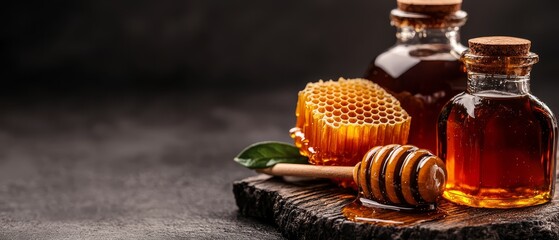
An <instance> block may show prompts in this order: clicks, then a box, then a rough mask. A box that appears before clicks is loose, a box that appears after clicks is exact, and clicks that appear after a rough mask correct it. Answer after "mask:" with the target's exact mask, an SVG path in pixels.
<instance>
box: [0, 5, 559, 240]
mask: <svg viewBox="0 0 559 240" xmlns="http://www.w3.org/2000/svg"><path fill="white" fill-rule="evenodd" d="M553 3H554V2H553V1H551V0H543V1H531V2H525V1H508V0H492V1H471V0H470V1H466V2H465V3H464V7H463V9H464V10H466V11H467V12H468V13H469V15H470V20H469V21H468V23H467V24H466V26H464V27H463V29H462V39H463V41H462V42H463V43H465V42H466V41H465V40H466V39H468V38H471V37H477V36H483V35H513V36H519V37H524V38H528V39H531V40H532V41H533V51H534V52H536V53H538V54H539V55H540V57H541V62H540V63H538V64H537V65H536V66H535V68H534V71H533V80H532V90H533V92H534V94H535V95H536V96H538V97H540V98H541V99H542V100H543V101H544V102H546V103H547V104H548V105H549V106H550V107H551V108H552V110H553V111H554V112H559V101H558V99H557V96H556V95H557V92H559V82H558V79H557V77H556V66H559V47H558V45H557V43H558V42H559V41H558V40H559V35H557V32H559V31H558V30H559V29H558V28H559V26H558V25H557V24H556V22H557V21H556V17H557V16H556V9H557V8H556V7H555V6H554V4H553ZM555 5H556V4H555ZM394 6H395V3H394V1H387V0H385V1H371V0H367V1H365V0H361V1H332V0H308V1H254V0H250V1H248V0H247V1H211V0H210V1H192V0H187V1H178V0H169V1H91V0H88V1H56V0H54V1H44V2H39V1H35V2H33V1H18V2H10V3H6V4H5V5H3V7H2V10H0V11H1V12H2V14H1V16H2V17H1V19H2V21H1V22H0V25H1V26H2V28H1V29H0V47H1V49H0V53H1V55H0V59H1V63H2V67H1V71H0V84H1V86H0V146H1V148H0V149H2V150H1V151H0V238H3V239H4V238H14V239H29V238H35V239H51V238H55V239H76V238H81V239H88V238H90V239H98V238H123V239H142V238H145V239H173V238H195V239H204V238H208V239H216V238H219V239H228V238H229V239H239V238H242V239H246V238H254V239H276V238H280V237H281V236H279V234H278V233H277V232H276V231H275V230H274V228H273V227H271V226H268V225H264V224H261V223H258V222H255V221H254V220H251V219H247V218H243V217H240V216H238V215H237V207H236V206H235V204H234V200H233V194H232V192H231V184H232V181H234V180H238V179H241V178H243V177H246V176H250V175H253V173H252V172H250V171H248V170H245V169H243V168H241V167H239V166H236V165H235V164H234V163H233V162H232V158H233V157H234V156H235V155H236V154H237V153H238V152H239V151H240V150H241V149H242V148H243V147H245V146H247V145H249V144H251V143H254V142H256V141H263V140H280V141H290V139H289V136H288V135H287V131H288V129H289V128H290V127H291V126H293V124H294V121H295V116H294V114H293V113H294V109H295V102H296V92H297V90H299V89H302V88H303V87H304V85H305V83H307V82H309V81H316V80H317V79H321V78H324V79H329V78H338V77H340V76H345V77H359V76H361V74H362V73H363V71H364V70H365V68H366V65H367V64H368V63H369V61H371V60H372V59H373V58H374V57H375V56H376V55H378V54H379V53H381V52H382V51H383V50H385V49H386V48H388V47H390V46H391V45H392V44H393V43H394V40H395V38H394V33H395V30H394V28H392V27H391V26H390V25H389V21H388V13H389V11H390V9H392V8H393V7H394Z"/></svg>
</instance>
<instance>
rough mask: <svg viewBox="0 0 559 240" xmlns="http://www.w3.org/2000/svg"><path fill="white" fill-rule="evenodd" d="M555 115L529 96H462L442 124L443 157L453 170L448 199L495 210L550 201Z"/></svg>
mask: <svg viewBox="0 0 559 240" xmlns="http://www.w3.org/2000/svg"><path fill="white" fill-rule="evenodd" d="M550 115H551V113H550V112H549V110H548V109H547V107H545V106H544V105H543V104H542V103H541V102H540V101H539V100H537V99H536V98H534V97H532V96H529V95H522V96H505V95H499V94H496V93H480V94H476V95H471V94H467V93H463V94H460V95H457V96H456V97H455V98H454V99H453V100H451V102H449V104H448V105H447V106H445V108H444V109H443V111H442V112H441V119H440V122H439V124H440V126H439V129H440V130H441V131H439V133H438V134H439V149H438V155H439V157H441V158H442V159H446V167H447V171H448V176H447V177H448V179H447V185H446V191H445V193H444V197H445V198H447V199H449V200H450V201H453V202H455V203H460V204H465V205H469V206H475V207H490V208H509V207H521V206H530V205H536V204H541V203H545V202H548V201H550V200H551V198H552V196H553V192H554V189H553V184H552V182H553V181H555V165H554V164H555V162H554V161H553V159H554V157H555V156H554V146H553V140H554V138H555V137H556V135H557V125H556V123H554V122H553V120H551V119H552V117H550ZM445 139H446V142H445V141H443V140H445Z"/></svg>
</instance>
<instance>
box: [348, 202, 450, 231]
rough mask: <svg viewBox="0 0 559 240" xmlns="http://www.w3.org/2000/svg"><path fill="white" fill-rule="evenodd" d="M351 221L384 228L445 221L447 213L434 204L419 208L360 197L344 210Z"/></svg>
mask: <svg viewBox="0 0 559 240" xmlns="http://www.w3.org/2000/svg"><path fill="white" fill-rule="evenodd" d="M342 213H343V215H344V216H345V217H346V218H347V219H348V220H350V221H354V222H366V223H372V224H377V225H384V226H392V225H398V226H404V225H412V224H418V223H423V222H429V221H434V220H439V219H443V218H445V217H446V212H444V211H443V210H441V209H439V208H437V207H436V206H435V205H434V204H430V205H425V206H421V207H418V208H410V207H399V206H390V205H384V204H380V203H378V202H375V201H372V200H369V199H367V198H363V197H358V198H357V199H356V200H355V201H353V202H352V203H350V204H348V205H347V206H345V207H344V208H343V209H342Z"/></svg>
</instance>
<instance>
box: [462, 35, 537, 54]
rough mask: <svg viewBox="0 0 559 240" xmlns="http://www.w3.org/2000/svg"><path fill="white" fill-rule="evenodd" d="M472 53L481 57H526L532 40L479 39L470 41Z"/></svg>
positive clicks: (508, 38)
mask: <svg viewBox="0 0 559 240" xmlns="http://www.w3.org/2000/svg"><path fill="white" fill-rule="evenodd" d="M468 44H469V46H470V53H472V54H474V55H480V56H526V55H528V54H530V45H531V42H530V40H527V39H523V38H516V37H507V36H493V37H479V38H472V39H470V40H469V41H468Z"/></svg>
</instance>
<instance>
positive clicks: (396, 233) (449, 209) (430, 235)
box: [233, 175, 559, 239]
mask: <svg viewBox="0 0 559 240" xmlns="http://www.w3.org/2000/svg"><path fill="white" fill-rule="evenodd" d="M233 191H234V194H235V198H236V202H237V206H238V207H239V211H240V212H241V214H243V215H245V216H251V217H256V218H259V219H263V220H264V221H268V222H271V223H274V224H276V225H277V226H278V228H279V230H280V231H281V233H282V234H283V235H284V236H285V237H287V238H290V239H558V238H559V226H558V224H559V201H558V200H557V197H559V196H558V194H557V193H556V195H555V200H554V201H553V202H551V203H549V204H544V205H540V206H535V207H528V208H520V209H480V208H470V207H464V206H459V205H456V204H453V203H450V202H448V201H444V200H443V201H441V203H440V204H439V208H440V209H441V210H443V211H445V212H446V217H445V218H443V219H440V220H434V221H430V222H422V223H416V224H410V225H404V226H396V225H392V226H390V225H388V226H387V225H378V224H370V223H356V222H352V221H348V220H347V219H346V218H345V217H344V216H343V215H342V211H341V210H342V208H343V207H344V206H346V205H348V204H350V203H352V202H353V201H354V200H355V198H356V195H355V193H354V192H352V191H350V190H346V189H341V188H338V187H336V186H334V185H332V184H331V183H329V182H328V181H326V180H314V181H285V180H284V179H283V178H281V177H270V176H267V175H258V176H255V177H250V178H246V179H244V180H241V181H237V182H235V183H234V190H233Z"/></svg>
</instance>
